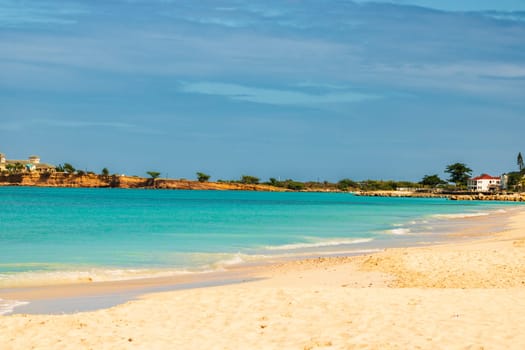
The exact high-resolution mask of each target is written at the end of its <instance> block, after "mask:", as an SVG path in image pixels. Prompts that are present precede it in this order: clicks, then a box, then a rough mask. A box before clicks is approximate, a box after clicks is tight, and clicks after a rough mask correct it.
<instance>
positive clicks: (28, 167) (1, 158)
mask: <svg viewBox="0 0 525 350" xmlns="http://www.w3.org/2000/svg"><path fill="white" fill-rule="evenodd" d="M17 168H18V169H17ZM10 169H16V170H15V171H17V172H34V171H36V172H39V173H46V172H54V171H55V166H54V165H51V164H45V163H40V157H39V156H30V157H29V158H28V159H22V160H19V159H7V158H6V157H5V154H3V153H0V171H8V170H10Z"/></svg>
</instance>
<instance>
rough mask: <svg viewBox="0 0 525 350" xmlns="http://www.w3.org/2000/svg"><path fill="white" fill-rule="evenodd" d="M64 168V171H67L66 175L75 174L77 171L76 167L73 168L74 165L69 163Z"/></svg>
mask: <svg viewBox="0 0 525 350" xmlns="http://www.w3.org/2000/svg"><path fill="white" fill-rule="evenodd" d="M63 168H64V171H65V172H66V173H68V174H73V173H74V172H75V171H76V169H75V167H74V166H72V165H71V164H69V163H64V166H63Z"/></svg>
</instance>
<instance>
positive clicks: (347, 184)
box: [337, 179, 359, 191]
mask: <svg viewBox="0 0 525 350" xmlns="http://www.w3.org/2000/svg"><path fill="white" fill-rule="evenodd" d="M357 187H359V185H358V184H357V182H355V181H353V180H350V179H342V180H339V182H337V188H338V189H339V190H341V191H348V188H357Z"/></svg>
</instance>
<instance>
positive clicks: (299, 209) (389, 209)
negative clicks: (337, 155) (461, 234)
mask: <svg viewBox="0 0 525 350" xmlns="http://www.w3.org/2000/svg"><path fill="white" fill-rule="evenodd" d="M512 206H515V205H512V204H509V203H496V202H456V201H449V200H446V199H406V198H379V197H357V196H354V195H352V194H347V193H270V192H240V191H239V192H235V191H224V192H222V191H173V190H128V189H76V188H75V189H73V188H34V187H2V188H0V288H2V287H13V286H25V285H34V284H45V283H63V282H75V281H79V280H83V279H86V278H90V279H91V280H93V281H105V280H118V279H126V278H137V277H145V276H163V275H170V274H177V273H192V272H201V271H211V270H218V269H221V268H224V267H226V266H228V265H231V264H237V263H252V262H258V261H268V260H272V259H287V258H293V257H304V256H315V255H320V254H325V255H333V254H340V255H342V254H352V253H363V252H369V251H375V250H378V249H382V248H384V247H390V246H397V245H407V244H418V243H421V242H434V241H439V240H440V239H443V233H445V232H447V231H450V230H451V229H452V228H456V229H457V227H458V225H459V226H460V225H461V219H462V218H463V219H464V218H468V217H472V216H486V215H489V214H490V213H501V212H503V211H507V210H509V209H510V207H512ZM464 221H465V219H464ZM464 223H466V221H465V222H464Z"/></svg>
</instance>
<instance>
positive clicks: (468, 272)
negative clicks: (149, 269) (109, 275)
mask: <svg viewBox="0 0 525 350" xmlns="http://www.w3.org/2000/svg"><path fill="white" fill-rule="evenodd" d="M472 220H473V221H475V218H473V219H472ZM252 276H253V277H254V278H258V280H254V281H250V282H246V283H240V284H229V285H222V286H210V287H206V288H198V289H186V290H178V291H170V292H162V293H154V294H147V295H143V296H141V297H140V298H138V299H137V300H132V301H129V302H126V303H124V304H121V305H118V306H115V307H111V308H108V309H102V310H97V311H91V312H83V313H77V314H68V315H24V314H22V315H12V316H0V344H2V345H3V349H6V350H8V349H21V348H31V347H32V346H38V347H39V348H41V349H54V348H57V347H60V348H64V349H79V348H80V349H82V348H86V349H87V348H90V347H92V348H103V347H108V348H117V349H128V348H136V347H139V348H140V347H143V348H221V349H222V348H252V349H262V348H290V349H320V348H324V349H347V348H350V349H352V348H358V347H359V348H370V349H399V348H416V347H420V348H423V349H434V348H452V349H462V348H482V347H483V348H509V349H521V348H524V347H525V334H524V333H523V332H522V329H521V328H522V324H523V322H525V300H524V298H523V295H524V294H523V293H524V292H525V210H523V209H521V208H520V210H516V211H515V212H513V215H512V216H510V217H509V224H508V227H507V228H506V229H505V230H503V231H502V232H496V233H494V234H492V235H489V236H488V237H483V238H481V239H474V240H471V241H465V242H457V243H450V244H440V245H433V246H432V245H431V246H422V247H409V248H391V249H387V250H385V251H384V252H380V253H376V254H371V255H370V254H369V255H365V256H358V257H336V258H319V259H310V260H300V261H292V262H283V263H282V264H277V265H271V266H268V267H266V268H261V269H259V270H258V271H257V272H256V273H255V274H253V275H252Z"/></svg>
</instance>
